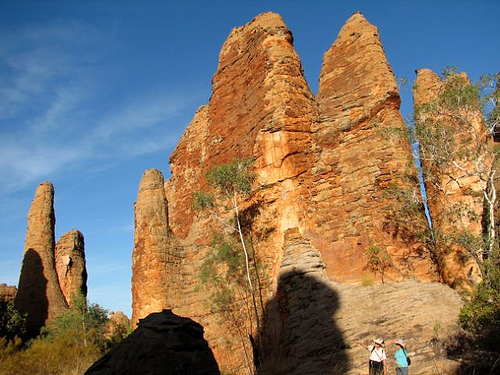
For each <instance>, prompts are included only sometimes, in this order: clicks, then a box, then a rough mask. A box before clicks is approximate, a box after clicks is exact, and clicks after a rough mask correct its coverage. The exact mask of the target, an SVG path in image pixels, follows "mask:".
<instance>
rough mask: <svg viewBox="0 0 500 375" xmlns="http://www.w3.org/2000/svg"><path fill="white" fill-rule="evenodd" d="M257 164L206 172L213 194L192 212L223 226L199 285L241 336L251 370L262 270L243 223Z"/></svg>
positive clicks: (236, 163)
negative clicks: (243, 208) (206, 213)
mask: <svg viewBox="0 0 500 375" xmlns="http://www.w3.org/2000/svg"><path fill="white" fill-rule="evenodd" d="M253 163H254V159H253V158H249V159H235V160H233V161H232V162H229V163H225V164H222V165H215V166H213V167H212V168H210V170H209V171H208V172H207V173H206V181H207V185H208V187H209V191H208V192H207V191H198V192H195V194H194V200H193V208H195V209H198V210H208V211H210V212H211V213H212V216H213V218H215V219H216V222H217V223H218V225H219V226H220V231H219V230H216V232H214V234H213V237H212V242H211V245H210V247H209V250H208V255H207V257H206V258H205V259H204V261H203V263H202V266H201V269H200V280H201V282H202V283H203V284H204V285H205V286H206V287H208V288H209V290H210V307H211V309H212V310H213V311H214V312H215V313H217V314H218V315H219V316H220V317H221V318H222V319H223V321H225V322H226V323H228V324H229V325H230V326H231V328H232V329H234V330H236V332H238V335H239V337H240V340H241V343H242V346H243V348H244V351H245V355H246V360H247V364H248V366H249V367H251V357H252V354H251V352H250V347H251V344H250V343H248V342H247V341H248V337H249V335H252V333H253V332H254V329H253V327H252V325H253V323H254V324H255V327H256V328H257V329H256V331H257V332H260V319H261V316H260V315H261V313H260V311H261V310H262V309H263V306H262V298H261V297H260V292H261V279H260V276H259V274H260V272H261V271H262V270H261V268H260V265H259V261H258V258H257V256H256V254H255V252H254V249H253V247H252V246H251V241H250V238H249V235H248V233H247V232H248V228H245V224H244V223H243V222H242V212H241V207H240V205H241V204H242V202H244V201H245V200H246V199H248V198H249V197H250V196H251V194H252V193H253V190H252V185H253V184H254V182H255V179H256V175H255V174H254V173H252V171H251V167H252V165H253ZM250 220H251V219H250ZM258 295H259V297H260V298H258ZM259 303H260V305H259ZM245 321H248V322H250V324H251V325H250V327H246V326H245V325H246V324H242V323H244V322H245ZM259 340H260V337H259ZM259 346H260V347H261V345H260V344H259Z"/></svg>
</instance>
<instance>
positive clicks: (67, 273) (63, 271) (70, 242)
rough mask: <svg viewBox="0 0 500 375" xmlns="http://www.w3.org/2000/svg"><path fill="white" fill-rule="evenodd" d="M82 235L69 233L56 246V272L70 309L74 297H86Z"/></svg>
mask: <svg viewBox="0 0 500 375" xmlns="http://www.w3.org/2000/svg"><path fill="white" fill-rule="evenodd" d="M84 249H85V245H84V240H83V234H82V233H81V232H79V231H77V230H72V231H69V232H68V233H65V234H63V235H62V236H61V238H59V241H57V244H56V249H55V252H56V271H57V275H58V277H59V285H60V286H61V290H62V293H63V295H64V298H65V299H66V302H67V303H68V305H69V306H70V307H71V306H73V300H74V298H75V296H78V295H82V296H86V295H87V268H86V266H85V251H84Z"/></svg>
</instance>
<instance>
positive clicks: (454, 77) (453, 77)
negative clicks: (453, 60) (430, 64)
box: [438, 67, 481, 111]
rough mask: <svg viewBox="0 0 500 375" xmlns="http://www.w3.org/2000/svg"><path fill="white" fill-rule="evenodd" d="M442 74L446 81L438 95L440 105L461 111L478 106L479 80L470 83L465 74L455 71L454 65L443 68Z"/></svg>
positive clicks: (479, 95) (477, 107) (470, 109)
mask: <svg viewBox="0 0 500 375" xmlns="http://www.w3.org/2000/svg"><path fill="white" fill-rule="evenodd" d="M442 76H443V78H444V80H445V82H446V83H445V85H444V86H443V90H442V91H441V92H440V93H439V96H438V101H439V105H440V106H441V107H443V108H446V109H450V110H461V111H475V110H477V109H479V108H480V97H481V85H480V83H479V82H477V83H470V82H469V80H468V79H467V77H466V76H465V75H463V74H459V73H458V72H457V68H456V67H448V68H445V69H444V70H443V72H442Z"/></svg>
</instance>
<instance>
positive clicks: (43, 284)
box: [14, 182, 87, 336]
mask: <svg viewBox="0 0 500 375" xmlns="http://www.w3.org/2000/svg"><path fill="white" fill-rule="evenodd" d="M55 220H56V219H55V214H54V187H53V186H52V184H51V183H50V182H43V183H41V184H40V185H38V187H37V189H36V192H35V198H34V199H33V202H32V204H31V207H30V211H29V213H28V228H27V231H26V241H25V245H24V255H23V264H22V268H21V274H20V277H19V285H18V292H17V295H16V297H15V300H14V303H15V306H16V308H17V309H18V310H19V311H20V312H21V313H27V319H26V331H27V335H28V336H34V335H36V334H37V333H38V331H39V329H40V328H41V327H42V326H44V325H45V324H46V323H47V322H48V321H50V320H51V319H53V318H54V317H55V316H57V315H59V314H61V313H63V312H65V311H66V310H67V308H68V307H69V304H68V302H71V298H70V300H69V301H68V300H66V297H65V294H64V293H63V290H64V291H65V293H69V294H68V295H71V294H72V293H73V292H74V291H76V290H77V289H80V290H81V291H82V292H83V293H84V296H86V291H87V288H86V277H84V275H86V270H85V256H84V249H83V236H82V235H81V233H79V232H76V231H75V232H70V233H69V234H67V235H65V236H63V237H62V238H61V241H60V242H59V246H58V250H59V252H58V256H57V259H56V245H55V238H54V237H55V234H54V233H55V232H54V229H55ZM68 256H69V258H68ZM71 256H73V258H71ZM69 259H71V261H69ZM56 261H57V263H58V265H59V267H57V268H58V270H57V269H56ZM58 271H59V272H60V273H59V274H58ZM60 281H61V284H62V285H61V284H60Z"/></svg>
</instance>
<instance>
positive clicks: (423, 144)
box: [410, 68, 500, 373]
mask: <svg viewBox="0 0 500 375" xmlns="http://www.w3.org/2000/svg"><path fill="white" fill-rule="evenodd" d="M499 82H500V74H497V75H485V76H483V77H481V78H480V80H479V81H477V82H471V81H470V79H469V78H468V77H467V76H466V75H465V74H463V73H458V72H457V70H456V69H455V68H446V69H445V70H444V71H443V74H442V85H441V87H440V88H439V90H438V92H437V94H436V97H435V98H426V99H428V101H427V102H426V103H423V104H420V105H419V106H417V107H416V108H415V113H414V118H413V124H412V126H411V127H410V130H411V132H410V135H411V137H412V141H413V142H414V144H416V145H417V146H418V147H417V149H418V151H419V153H418V158H419V160H420V162H421V163H422V172H423V173H422V176H423V179H424V185H425V187H426V190H427V193H428V194H433V195H431V196H430V197H429V198H430V199H434V201H435V202H436V201H437V202H440V201H439V199H445V198H446V197H447V196H448V195H449V194H452V193H453V191H454V190H453V189H456V187H458V188H459V189H462V190H463V191H464V193H463V194H464V197H465V198H464V199H463V200H462V201H459V202H454V203H453V204H449V203H448V204H443V205H442V209H441V212H440V213H439V215H436V213H434V216H433V223H432V225H431V231H432V236H431V240H430V241H428V242H429V244H431V245H432V244H434V246H432V248H433V251H434V254H435V255H436V257H435V259H436V261H437V263H438V264H437V266H438V268H439V269H443V268H444V267H446V261H447V256H448V254H449V253H450V251H452V250H453V251H456V252H458V251H462V258H463V259H462V260H463V262H464V264H465V262H469V263H468V264H471V263H470V259H471V258H472V259H473V261H474V263H475V264H476V265H477V268H478V273H479V276H478V277H475V276H474V274H473V272H472V271H473V269H472V268H471V269H470V270H469V274H468V278H469V282H470V283H471V285H473V290H472V292H471V293H470V295H469V296H466V297H467V298H466V302H465V305H464V307H463V309H462V311H461V313H460V317H459V324H460V326H461V327H462V328H463V329H464V330H465V332H467V334H466V335H467V340H465V341H461V344H460V345H458V347H459V349H460V350H462V351H463V353H465V351H466V350H467V349H466V348H467V347H468V348H474V349H473V350H474V351H475V353H476V355H475V356H476V357H477V358H479V359H481V360H482V361H483V362H485V363H486V362H488V361H490V363H489V364H488V365H487V366H489V367H487V368H488V369H491V370H492V371H493V368H492V367H491V366H493V367H495V366H496V365H493V364H494V363H496V362H495V361H497V359H498V358H500V344H499V342H498V335H499V334H500V256H499V255H500V254H499V237H498V229H499V223H498V218H499V207H500V205H499V201H498V194H497V189H498V186H499V182H500V162H499V161H500V147H499V146H498V143H497V142H498V131H499V126H500V106H499V98H500V92H499ZM464 181H467V182H464ZM467 184H468V185H467ZM438 204H439V203H438ZM478 207H479V209H478ZM478 223H479V224H480V226H479V227H480V231H479V232H478V231H474V230H473V229H471V228H474V227H477V224H478ZM431 242H432V243H431ZM464 342H468V345H465V344H464ZM471 350H472V349H471ZM479 353H481V354H479ZM483 365H484V363H483ZM464 366H465V365H464ZM474 366H476V365H470V368H468V369H464V371H465V373H469V372H471V371H472V372H471V373H474V371H476V370H477V369H479V367H474ZM469 370H470V371H469ZM477 371H481V370H477Z"/></svg>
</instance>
